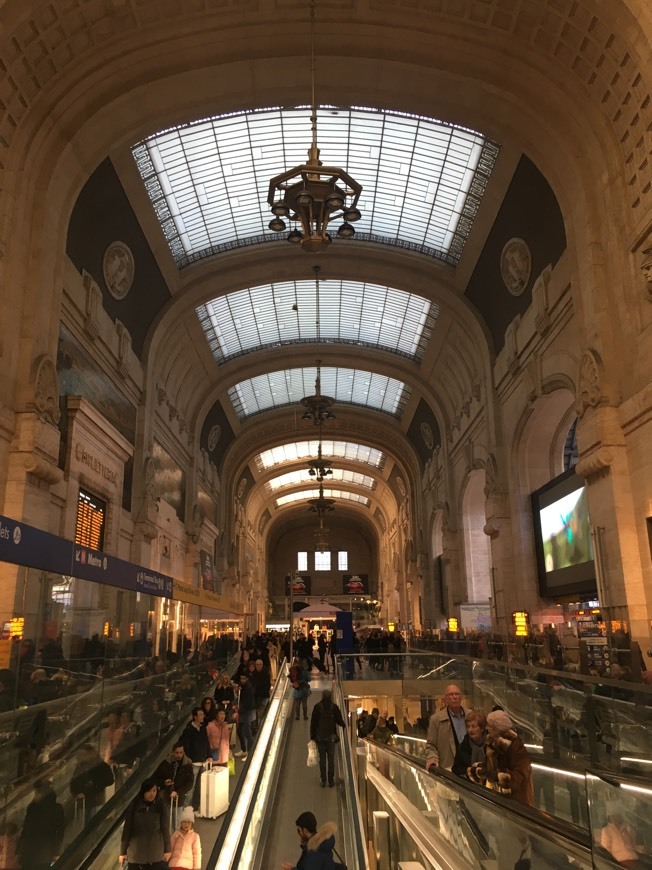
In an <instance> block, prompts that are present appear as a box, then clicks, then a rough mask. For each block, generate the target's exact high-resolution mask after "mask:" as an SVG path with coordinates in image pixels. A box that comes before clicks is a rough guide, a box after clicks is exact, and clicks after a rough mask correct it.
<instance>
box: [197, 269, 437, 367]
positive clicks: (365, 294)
mask: <svg viewBox="0 0 652 870" xmlns="http://www.w3.org/2000/svg"><path fill="white" fill-rule="evenodd" d="M295 309H296V310H295ZM438 314H439V308H438V306H437V305H434V304H433V303H431V302H429V301H428V300H427V299H424V298H422V297H421V296H415V295H414V294H413V293H406V292H404V291H403V290H394V289H392V288H391V287H383V286H380V285H378V284H367V283H363V282H361V281H334V280H323V281H319V323H317V290H316V282H315V281H314V280H305V281H282V282H278V283H275V284H263V285H261V286H259V287H251V288H249V289H248V290H239V291H237V292H236V293H229V294H228V295H226V296H221V297H219V298H217V299H213V300H211V301H210V302H207V303H206V304H205V305H200V306H199V307H198V308H197V315H198V317H199V321H200V323H201V325H202V329H203V330H204V333H205V335H206V338H207V339H208V343H209V345H210V348H211V350H212V352H213V356H214V357H215V359H216V361H217V362H218V363H222V362H226V360H228V359H231V358H232V357H235V356H239V355H240V354H243V353H247V352H249V351H253V350H257V349H258V348H264V347H277V346H278V345H279V344H291V343H297V342H315V341H325V342H345V343H349V344H357V345H364V346H365V347H379V348H383V349H384V350H390V351H393V352H395V353H400V354H403V355H404V356H408V357H411V358H412V359H419V360H420V359H421V358H422V357H423V354H424V351H425V348H426V346H427V343H428V340H429V338H430V335H431V333H432V329H433V327H434V325H435V320H436V318H437V315H438Z"/></svg>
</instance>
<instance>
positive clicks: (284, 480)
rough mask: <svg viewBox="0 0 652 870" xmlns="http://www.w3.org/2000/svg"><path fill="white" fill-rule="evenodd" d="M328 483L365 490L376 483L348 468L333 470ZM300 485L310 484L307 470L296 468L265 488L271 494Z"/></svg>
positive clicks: (372, 487)
mask: <svg viewBox="0 0 652 870" xmlns="http://www.w3.org/2000/svg"><path fill="white" fill-rule="evenodd" d="M322 453H323V450H322ZM328 481H329V483H330V482H332V481H342V482H343V483H352V484H354V485H355V486H364V487H366V488H367V489H374V488H375V486H376V481H375V480H374V478H373V477H369V475H368V474H361V473H360V472H359V471H349V469H348V468H333V469H332V474H329V475H328ZM302 483H303V484H305V483H312V480H311V479H310V474H309V473H308V469H307V468H306V469H305V470H304V469H301V468H297V469H295V470H294V471H288V472H287V473H286V474H280V475H279V476H278V477H274V478H272V480H269V481H268V482H267V487H268V489H269V490H271V491H272V492H273V491H275V490H277V489H282V488H283V487H285V486H299V485H300V484H302Z"/></svg>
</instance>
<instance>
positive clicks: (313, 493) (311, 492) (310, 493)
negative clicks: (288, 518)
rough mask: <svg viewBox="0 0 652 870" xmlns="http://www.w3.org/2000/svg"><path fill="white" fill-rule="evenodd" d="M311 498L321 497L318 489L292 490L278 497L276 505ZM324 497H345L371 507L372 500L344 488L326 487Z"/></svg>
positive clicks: (279, 505)
mask: <svg viewBox="0 0 652 870" xmlns="http://www.w3.org/2000/svg"><path fill="white" fill-rule="evenodd" d="M309 498H319V490H318V489H302V490H300V491H299V492H290V493H288V495H282V496H280V497H279V498H277V499H276V507H283V505H284V504H293V503H294V502H297V501H307V500H308V499H309ZM324 498H335V499H337V498H343V499H347V500H348V501H356V502H358V503H359V504H363V505H365V506H366V507H369V504H370V500H369V499H368V498H367V497H366V496H364V495H358V493H357V492H346V490H342V489H325V490H324Z"/></svg>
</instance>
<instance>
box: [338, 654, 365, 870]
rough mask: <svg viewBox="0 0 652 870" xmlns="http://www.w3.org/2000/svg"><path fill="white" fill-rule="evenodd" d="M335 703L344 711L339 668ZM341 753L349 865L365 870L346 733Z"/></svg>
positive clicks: (356, 800)
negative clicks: (349, 835) (350, 853)
mask: <svg viewBox="0 0 652 870" xmlns="http://www.w3.org/2000/svg"><path fill="white" fill-rule="evenodd" d="M334 687H335V702H336V703H337V705H338V707H339V708H340V710H341V711H344V710H345V706H344V693H343V691H342V683H341V680H340V673H339V668H336V669H335V682H334ZM339 746H340V751H341V753H342V764H341V770H342V779H343V781H344V791H345V796H346V801H347V807H348V809H349V812H350V813H351V816H350V822H351V823H352V825H353V843H354V848H355V856H352V857H353V858H354V860H352V861H351V865H352V866H354V867H357V868H360V870H367V868H368V867H369V853H368V851H367V846H366V842H365V835H364V822H363V819H362V808H361V806H360V796H359V795H358V787H357V782H356V779H355V777H354V776H353V770H354V767H353V758H352V752H351V741H350V740H349V735H348V732H347V733H346V734H345V736H344V738H343V739H342V740H340V743H339Z"/></svg>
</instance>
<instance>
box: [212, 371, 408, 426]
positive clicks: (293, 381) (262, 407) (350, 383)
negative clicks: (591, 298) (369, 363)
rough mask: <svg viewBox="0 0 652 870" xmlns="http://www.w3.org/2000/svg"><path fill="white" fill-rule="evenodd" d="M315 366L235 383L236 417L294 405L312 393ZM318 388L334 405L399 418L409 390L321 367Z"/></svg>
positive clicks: (392, 381) (356, 373) (384, 378)
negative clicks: (365, 408) (374, 411)
mask: <svg viewBox="0 0 652 870" xmlns="http://www.w3.org/2000/svg"><path fill="white" fill-rule="evenodd" d="M316 373H317V369H316V367H314V366H313V367H312V368H305V369H285V370H284V371H277V372H268V373H266V374H263V375H258V376H257V377H255V378H251V379H250V380H247V381H241V382H240V383H239V384H235V385H234V386H233V387H231V389H230V390H229V398H230V399H231V402H232V404H233V409H234V411H235V413H236V414H237V415H238V417H239V418H240V419H241V420H243V419H245V418H246V417H250V416H251V415H252V414H257V413H259V412H260V411H266V410H268V409H270V408H280V407H282V406H284V405H297V404H298V403H299V402H300V401H301V398H302V397H303V396H306V395H308V394H309V393H312V392H313V390H314V385H315V375H316ZM321 386H322V390H323V392H324V394H326V395H329V396H332V397H333V398H334V399H335V400H336V402H338V403H341V404H349V405H362V406H364V407H367V408H373V409H375V410H377V411H383V412H384V413H386V414H390V415H391V416H393V417H398V418H400V417H401V415H402V414H403V411H404V410H405V405H406V403H407V401H408V399H409V397H410V388H409V387H408V386H407V385H406V384H404V383H403V381H398V380H396V379H395V378H389V377H387V376H385V375H379V374H376V373H375V372H366V371H359V370H356V369H341V368H322V370H321Z"/></svg>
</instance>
